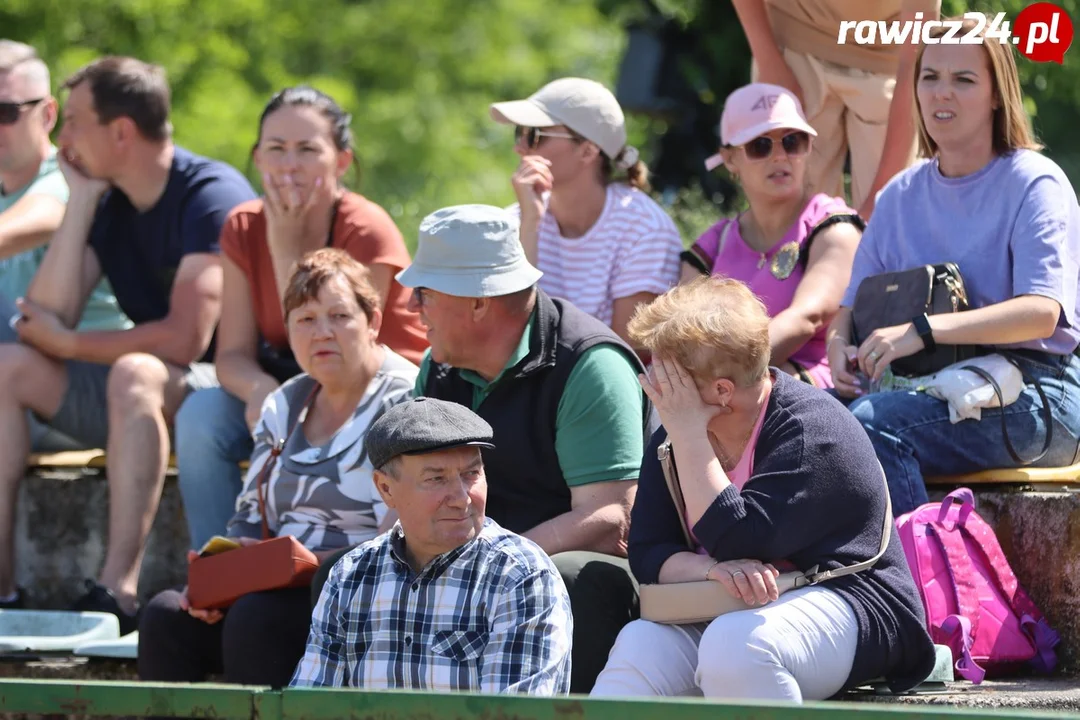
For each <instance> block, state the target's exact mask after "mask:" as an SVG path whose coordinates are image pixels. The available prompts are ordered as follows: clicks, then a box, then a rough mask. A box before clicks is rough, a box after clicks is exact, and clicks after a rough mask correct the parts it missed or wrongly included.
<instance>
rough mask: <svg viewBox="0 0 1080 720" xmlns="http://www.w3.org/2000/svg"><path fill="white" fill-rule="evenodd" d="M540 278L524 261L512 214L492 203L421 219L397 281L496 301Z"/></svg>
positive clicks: (452, 210)
mask: <svg viewBox="0 0 1080 720" xmlns="http://www.w3.org/2000/svg"><path fill="white" fill-rule="evenodd" d="M542 275H543V273H542V272H540V271H539V270H537V269H536V268H535V267H533V266H532V265H531V264H530V263H529V261H528V259H527V258H526V257H525V251H524V249H522V247H521V241H520V239H519V237H518V220H517V218H516V217H515V216H514V215H512V214H511V213H510V212H508V211H507V210H504V209H502V208H497V207H494V206H492V205H455V206H452V207H447V208H443V209H441V210H436V211H435V212H433V213H431V214H430V215H428V216H427V217H426V218H424V219H423V221H422V222H421V223H420V239H419V242H418V244H417V246H416V257H415V258H413V262H412V264H411V265H409V267H407V268H405V269H404V270H402V271H401V272H399V273H398V274H397V281H398V282H399V283H401V284H402V285H404V286H405V287H409V288H416V287H425V288H431V289H432V290H437V291H438V292H441V293H446V294H447V295H456V296H457V297H497V296H499V295H509V294H510V293H515V292H518V291H519V290H524V289H526V288H528V287H532V286H533V285H535V284H536V282H537V281H538V280H539V279H540V277H541V276H542Z"/></svg>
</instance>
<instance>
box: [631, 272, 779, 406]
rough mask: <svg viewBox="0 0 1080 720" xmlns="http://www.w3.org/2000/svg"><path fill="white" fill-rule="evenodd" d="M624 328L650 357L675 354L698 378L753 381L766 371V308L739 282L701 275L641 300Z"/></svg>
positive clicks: (739, 383)
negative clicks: (658, 295)
mask: <svg viewBox="0 0 1080 720" xmlns="http://www.w3.org/2000/svg"><path fill="white" fill-rule="evenodd" d="M627 332H628V334H629V336H630V339H631V341H632V342H634V343H636V344H638V345H639V346H640V347H643V348H646V349H647V350H649V351H650V352H651V353H652V355H653V357H654V358H657V357H667V358H671V359H673V360H675V361H676V362H678V363H679V364H680V365H682V366H683V367H684V368H686V370H687V372H689V373H690V374H691V375H692V376H693V378H694V380H695V381H697V382H698V383H699V384H704V383H709V382H712V381H713V380H716V379H718V378H728V379H730V380H731V381H732V382H733V383H735V385H736V386H737V387H740V388H747V387H752V386H753V385H754V384H755V383H758V382H761V380H763V379H764V378H765V376H766V374H767V373H768V371H769V359H770V357H771V348H770V345H769V313H768V311H766V309H765V305H764V304H763V303H762V302H761V300H760V299H759V298H758V297H757V296H755V295H754V294H753V293H752V292H750V288H748V287H747V286H746V285H744V284H743V283H741V282H739V281H738V280H731V279H729V278H724V277H720V276H715V275H714V276H707V277H706V276H703V277H699V278H695V279H694V280H692V281H690V282H688V283H686V284H683V285H678V286H676V287H675V288H673V289H671V290H669V291H668V292H666V293H664V294H663V295H661V296H660V297H658V298H656V299H655V300H653V301H652V302H651V303H649V304H647V305H639V306H638V308H637V311H636V312H635V313H634V316H633V317H632V318H631V319H630V323H629V325H628V326H627Z"/></svg>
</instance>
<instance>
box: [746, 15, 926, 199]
mask: <svg viewBox="0 0 1080 720" xmlns="http://www.w3.org/2000/svg"><path fill="white" fill-rule="evenodd" d="M734 5H735V11H736V12H737V13H738V15H739V20H740V22H741V23H742V26H743V31H744V32H745V33H746V39H747V41H748V42H749V44H750V50H751V52H752V53H753V54H754V70H753V73H752V75H753V77H752V80H753V81H754V82H764V83H772V84H774V85H782V86H783V87H786V88H787V89H788V90H791V91H792V92H793V93H795V94H796V95H797V96H798V97H799V99H800V100H801V101H802V104H803V107H804V108H805V109H806V116H807V118H808V119H809V121H810V124H811V125H812V126H813V127H814V129H815V130H817V131H818V137H817V138H816V140H815V142H814V148H813V151H812V153H811V155H810V165H809V170H810V182H811V186H812V190H813V191H814V192H825V193H828V194H829V195H832V196H839V197H843V196H844V177H843V172H844V162H845V160H846V159H847V156H848V153H849V151H850V153H851V206H852V207H854V208H857V209H858V211H859V215H860V216H862V218H863V219H864V220H869V219H870V215H871V213H872V212H873V210H874V199H875V197H876V196H877V193H878V191H879V190H881V188H883V187H884V186H885V183H887V182H888V181H889V180H890V179H891V178H892V177H893V175H895V174H896V173H898V172H900V171H901V170H903V169H904V168H905V167H907V166H908V165H910V164H911V162H912V161H913V160H914V159H915V151H916V138H915V113H914V109H913V108H914V103H915V75H914V73H915V54H916V52H917V51H918V49H919V45H918V44H917V43H911V42H907V43H904V44H902V45H901V44H883V43H881V42H880V33H879V34H878V38H877V39H878V40H879V42H875V43H873V44H866V45H864V44H860V43H858V42H856V40H855V38H854V34H853V33H851V32H848V33H847V35H848V37H847V38H846V41H845V42H844V43H840V42H839V41H838V38H839V34H840V27H841V22H843V21H845V20H847V21H858V20H870V21H873V22H876V23H903V22H908V21H913V20H915V18H916V13H921V15H920V17H921V19H922V20H923V21H924V22H925V21H927V20H937V19H938V17H939V16H940V14H941V0H734Z"/></svg>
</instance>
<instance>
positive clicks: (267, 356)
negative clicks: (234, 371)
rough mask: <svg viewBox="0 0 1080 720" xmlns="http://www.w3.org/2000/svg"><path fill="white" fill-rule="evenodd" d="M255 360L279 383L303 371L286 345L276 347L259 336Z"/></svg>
mask: <svg viewBox="0 0 1080 720" xmlns="http://www.w3.org/2000/svg"><path fill="white" fill-rule="evenodd" d="M255 360H256V362H258V363H259V367H261V368H262V369H263V371H264V372H266V374H267V375H270V376H271V377H272V378H274V379H275V380H277V381H278V382H279V383H284V382H285V381H286V380H288V379H289V378H293V377H296V376H297V375H299V374H300V373H302V372H304V370H303V368H301V367H300V364H299V363H298V362H296V357H295V356H294V355H293V353H292V349H291V348H289V346H288V345H286V346H285V347H283V348H276V347H274V346H273V345H271V344H270V343H268V342H266V340H264V339H262V338H259V347H258V349H257V350H256V357H255Z"/></svg>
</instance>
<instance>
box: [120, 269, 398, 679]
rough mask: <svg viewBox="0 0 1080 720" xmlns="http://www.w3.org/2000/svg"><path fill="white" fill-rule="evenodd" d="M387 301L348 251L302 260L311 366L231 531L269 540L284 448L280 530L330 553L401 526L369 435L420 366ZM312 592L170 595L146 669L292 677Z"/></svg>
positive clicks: (294, 328) (300, 319) (269, 435)
mask: <svg viewBox="0 0 1080 720" xmlns="http://www.w3.org/2000/svg"><path fill="white" fill-rule="evenodd" d="M381 305H382V303H381V301H380V299H379V295H378V293H377V291H376V290H375V288H374V287H373V285H372V282H371V278H370V273H369V272H368V271H367V268H365V267H364V266H363V265H361V264H360V263H358V262H356V261H355V260H354V259H353V258H352V257H351V256H349V255H348V253H346V252H345V251H343V250H339V249H336V248H325V249H321V250H316V251H315V252H313V253H310V254H308V255H306V256H304V258H303V259H302V260H301V261H300V262H299V264H298V265H297V267H296V268H295V270H294V272H293V274H292V276H291V278H290V280H289V285H288V288H287V289H286V291H285V296H284V306H285V319H286V327H287V329H288V335H289V346H290V348H291V349H292V352H293V354H294V355H295V357H296V360H297V362H298V363H299V364H300V367H301V369H302V370H303V373H302V374H300V375H298V376H297V377H295V378H293V379H291V380H289V381H288V382H286V383H285V384H284V385H282V386H281V387H280V388H279V389H277V390H276V391H274V392H273V393H272V394H271V395H270V396H269V397H268V398H267V400H266V402H265V403H264V404H263V410H262V415H261V417H260V418H259V421H258V423H257V424H256V426H255V432H254V435H255V450H254V452H253V453H252V455H251V465H250V467H249V469H248V473H247V478H246V480H245V483H244V487H243V490H242V491H241V493H240V496H239V498H238V499H237V502H236V515H235V516H234V517H233V519H232V520H231V521H230V522H229V524H228V533H227V534H228V537H230V538H234V539H236V540H237V541H239V542H240V544H242V545H246V544H250V543H254V542H258V540H259V539H260V538H261V537H262V514H261V512H260V507H259V498H258V484H259V483H258V479H259V476H260V475H261V474H263V471H264V469H265V467H266V464H267V462H268V461H269V459H270V458H271V450H272V449H274V448H281V452H280V455H279V457H278V458H277V461H276V463H275V464H274V465H273V466H272V468H271V470H270V472H269V473H268V474H267V477H266V478H264V480H263V485H264V487H265V489H264V491H263V493H264V498H265V511H266V520H267V524H268V526H269V530H270V533H271V535H272V536H273V537H282V536H285V535H292V536H293V537H295V538H296V539H297V540H298V541H299V542H300V543H301V544H303V545H304V546H305V547H307V548H308V549H309V550H311V551H312V552H313V553H314V554H315V556H316V557H317V558H319V560H320V561H326V559H327V558H329V557H330V556H332V555H333V554H334V553H335V552H336V551H337V550H340V549H341V548H344V547H349V546H352V545H357V544H360V543H362V542H366V541H367V540H371V539H373V538H374V537H376V536H377V535H378V534H379V533H381V532H382V531H383V530H385V529H386V528H387V527H388V526H389V524H391V523H390V520H391V518H388V517H387V513H386V506H385V505H384V504H383V503H382V501H381V499H380V498H379V495H378V494H377V493H376V490H375V485H374V479H373V473H374V468H372V466H371V462H370V460H369V459H368V455H367V451H366V450H365V447H364V437H365V434H366V433H367V430H368V428H369V427H370V426H371V424H372V423H374V422H375V420H376V419H378V418H379V417H380V416H381V415H382V413H383V412H384V411H385V410H386V409H387V408H388V407H391V406H393V405H396V404H398V403H400V402H404V401H405V400H408V399H409V398H410V397H411V396H412V388H413V385H414V384H415V382H416V374H417V368H416V366H415V365H413V364H412V363H410V362H409V361H408V360H406V359H405V358H403V357H401V356H400V355H398V354H397V353H395V352H394V351H392V350H390V349H389V348H388V347H386V346H385V345H383V344H381V343H379V342H378V339H377V338H378V334H379V327H380V323H381V322H382V312H381V310H380V307H381ZM195 557H196V553H195V552H194V551H190V552H189V553H188V561H189V562H190V561H191V560H193V559H194V558H195ZM310 598H311V590H310V588H307V587H302V588H290V589H281V590H273V591H269V592H259V593H251V594H248V595H244V596H242V597H241V598H240V599H239V600H237V601H236V603H235V604H234V605H233V606H232V607H231V608H229V609H228V610H227V611H225V612H222V611H220V610H198V609H193V608H191V606H190V604H189V602H188V598H187V589H186V588H183V589H180V590H167V591H165V592H163V593H160V594H159V595H158V596H157V597H155V598H154V599H153V600H152V601H151V602H150V604H149V605H147V607H146V608H145V610H144V611H143V616H142V619H141V622H140V627H139V631H140V633H139V677H140V678H141V679H143V680H160V681H166V682H199V681H202V680H204V679H206V676H207V675H208V674H211V673H223V674H224V676H225V680H226V681H227V682H235V683H244V684H252V685H273V686H283V685H285V684H287V683H288V682H289V679H290V677H291V676H292V672H293V669H294V668H295V667H296V663H297V662H299V660H300V658H301V657H302V656H303V653H304V644H305V642H306V640H307V635H308V630H309V627H310V623H311V599H310Z"/></svg>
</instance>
